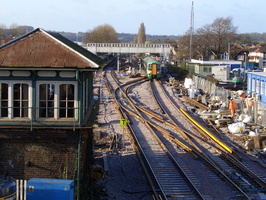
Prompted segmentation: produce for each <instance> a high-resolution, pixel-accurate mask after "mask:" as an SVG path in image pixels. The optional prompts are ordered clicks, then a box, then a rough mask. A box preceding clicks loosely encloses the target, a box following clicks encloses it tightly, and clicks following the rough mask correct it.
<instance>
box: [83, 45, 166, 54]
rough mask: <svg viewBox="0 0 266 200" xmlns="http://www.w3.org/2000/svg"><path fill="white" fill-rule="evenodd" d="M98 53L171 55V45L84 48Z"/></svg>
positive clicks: (96, 46)
mask: <svg viewBox="0 0 266 200" xmlns="http://www.w3.org/2000/svg"><path fill="white" fill-rule="evenodd" d="M83 47H84V48H86V49H87V50H89V51H91V52H93V53H97V52H101V53H160V54H164V55H168V54H170V51H171V45H170V44H132V43H87V44H86V45H85V46H83Z"/></svg>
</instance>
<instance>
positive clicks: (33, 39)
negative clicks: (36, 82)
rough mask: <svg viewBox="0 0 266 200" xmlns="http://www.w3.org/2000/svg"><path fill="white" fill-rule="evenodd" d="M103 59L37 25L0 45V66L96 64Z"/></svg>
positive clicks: (89, 66) (85, 67) (65, 66)
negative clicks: (33, 28) (30, 30)
mask: <svg viewBox="0 0 266 200" xmlns="http://www.w3.org/2000/svg"><path fill="white" fill-rule="evenodd" d="M103 63H104V61H103V60H102V59H101V58H100V57H98V56H97V55H95V54H93V53H91V52H90V51H88V50H86V49H85V48H83V47H81V46H79V45H78V44H76V43H74V42H72V41H70V40H68V39H67V38H65V37H63V36H62V35H60V34H59V33H55V32H47V31H44V30H42V29H40V28H37V29H35V30H33V31H32V32H29V33H27V34H25V35H23V36H21V37H20V38H17V39H15V40H12V41H10V42H9V43H7V44H5V45H2V46H0V67H58V68H62V67H64V68H84V69H88V68H93V69H97V68H99V67H100V66H101V65H102V64H103Z"/></svg>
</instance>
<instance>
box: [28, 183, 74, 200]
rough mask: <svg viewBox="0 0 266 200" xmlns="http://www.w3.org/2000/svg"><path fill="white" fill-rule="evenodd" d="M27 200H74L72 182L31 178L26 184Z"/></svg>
mask: <svg viewBox="0 0 266 200" xmlns="http://www.w3.org/2000/svg"><path fill="white" fill-rule="evenodd" d="M27 200H74V181H73V180H62V179H45V178H32V179H30V180H29V181H28V183H27Z"/></svg>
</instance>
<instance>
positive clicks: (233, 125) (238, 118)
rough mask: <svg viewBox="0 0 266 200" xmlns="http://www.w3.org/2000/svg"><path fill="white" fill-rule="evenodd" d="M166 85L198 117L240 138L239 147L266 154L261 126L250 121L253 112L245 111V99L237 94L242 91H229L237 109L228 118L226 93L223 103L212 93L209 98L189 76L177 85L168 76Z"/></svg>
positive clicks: (263, 129) (265, 132)
mask: <svg viewBox="0 0 266 200" xmlns="http://www.w3.org/2000/svg"><path fill="white" fill-rule="evenodd" d="M168 85H171V86H174V88H175V89H176V90H177V93H178V94H179V96H180V97H182V98H183V99H184V100H185V101H186V102H187V103H189V104H190V105H191V106H193V107H194V108H195V112H197V114H199V115H200V117H201V118H202V119H204V120H205V121H211V122H212V123H213V124H214V125H215V127H216V128H226V129H227V132H228V133H229V134H232V135H234V136H238V137H241V138H242V139H244V141H245V142H244V145H243V148H245V149H247V150H250V149H254V150H258V151H262V152H263V153H266V131H265V127H263V126H260V125H258V124H256V123H254V114H253V113H252V112H250V110H249V106H248V98H242V97H241V94H244V91H236V92H234V93H233V98H234V100H235V102H236V106H237V108H236V111H235V116H233V117H232V115H231V112H230V110H229V109H228V101H229V98H231V97H230V96H229V97H228V98H227V99H226V100H227V102H224V101H223V100H222V99H220V98H219V97H216V96H212V98H210V97H209V96H208V95H207V94H205V93H204V91H201V90H198V89H196V88H193V87H194V85H193V82H192V80H191V79H186V80H185V82H184V83H183V84H181V83H180V82H179V81H176V80H174V78H173V77H171V78H169V84H168ZM184 91H185V92H184ZM192 92H193V94H192ZM250 99H251V97H250Z"/></svg>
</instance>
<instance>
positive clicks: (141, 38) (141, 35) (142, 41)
mask: <svg viewBox="0 0 266 200" xmlns="http://www.w3.org/2000/svg"><path fill="white" fill-rule="evenodd" d="M145 42H146V33H145V26H144V23H141V24H140V28H139V32H138V44H145Z"/></svg>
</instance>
